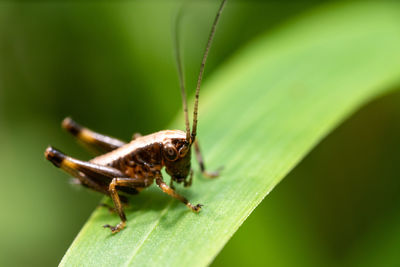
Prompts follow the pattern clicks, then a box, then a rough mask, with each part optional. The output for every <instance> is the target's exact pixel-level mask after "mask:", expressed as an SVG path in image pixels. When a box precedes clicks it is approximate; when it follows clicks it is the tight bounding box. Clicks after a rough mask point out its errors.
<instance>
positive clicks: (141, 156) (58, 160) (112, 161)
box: [45, 0, 226, 233]
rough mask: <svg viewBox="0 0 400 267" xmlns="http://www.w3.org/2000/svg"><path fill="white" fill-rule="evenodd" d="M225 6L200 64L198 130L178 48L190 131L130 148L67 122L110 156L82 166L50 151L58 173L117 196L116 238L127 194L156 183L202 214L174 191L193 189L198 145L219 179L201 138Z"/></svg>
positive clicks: (137, 140) (141, 140)
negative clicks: (202, 108)
mask: <svg viewBox="0 0 400 267" xmlns="http://www.w3.org/2000/svg"><path fill="white" fill-rule="evenodd" d="M225 4H226V0H223V1H222V2H221V4H220V7H219V9H218V11H217V14H216V16H215V19H214V22H213V24H212V27H211V31H210V34H209V37H208V41H207V45H206V48H205V51H204V54H203V58H202V62H201V65H200V71H199V75H198V79H197V85H196V91H195V100H194V108H193V123H192V129H190V123H189V116H188V105H187V100H186V92H185V84H184V78H183V72H182V64H181V59H180V55H179V49H177V51H176V54H177V55H176V57H177V68H178V76H179V82H180V89H181V95H182V105H183V110H184V116H185V126H186V131H181V130H163V131H159V132H156V133H153V134H149V135H145V136H141V135H140V134H134V135H133V139H132V140H131V141H130V142H129V143H125V142H123V141H121V140H119V139H116V138H113V137H109V136H106V135H103V134H100V133H96V132H94V131H92V130H90V129H88V128H86V127H83V126H81V125H79V124H78V123H76V122H75V121H73V120H72V119H71V118H69V117H67V118H66V119H64V120H63V122H62V127H63V128H64V129H65V130H67V131H68V132H69V133H71V134H72V135H73V136H75V137H76V138H77V139H78V140H80V141H81V142H82V143H84V144H86V145H89V146H92V147H94V148H98V149H101V150H103V151H105V154H101V155H99V156H97V157H95V158H93V159H91V160H89V161H81V160H78V159H75V158H72V157H69V156H67V155H65V154H64V153H62V152H61V151H59V150H57V149H55V148H54V147H51V146H49V147H48V148H47V149H46V150H45V157H46V159H47V160H49V161H50V162H51V163H53V165H54V166H56V167H57V168H61V169H62V170H63V171H65V172H67V173H68V174H69V175H72V176H73V177H74V181H75V182H76V183H78V184H81V185H82V186H84V187H87V188H90V189H92V190H94V191H97V192H100V193H102V194H104V195H107V196H110V197H111V199H112V201H113V203H114V208H113V209H112V210H114V211H115V212H116V213H117V214H118V215H119V217H120V220H121V221H120V222H119V223H118V224H117V225H116V226H111V225H109V224H107V225H104V226H103V227H104V228H109V229H110V230H111V232H112V233H117V232H119V231H121V230H122V229H124V228H125V226H126V221H127V219H126V215H125V213H124V210H123V207H124V204H126V203H128V198H127V196H126V195H135V194H138V193H139V192H140V191H141V190H143V189H145V188H147V187H149V186H150V185H152V184H153V183H154V180H155V182H156V184H157V186H158V187H159V188H160V189H161V190H162V191H163V192H164V193H166V194H168V195H169V196H171V197H173V198H175V199H177V200H179V201H181V202H182V203H183V204H185V205H186V206H187V207H188V208H189V209H190V210H192V211H193V212H196V213H197V212H199V211H200V209H201V207H202V206H203V205H202V204H192V203H190V202H189V201H188V199H186V198H185V197H184V196H182V195H180V194H178V193H177V192H176V191H175V187H174V182H175V183H178V184H181V183H183V186H184V187H188V186H191V184H192V180H193V170H192V168H191V149H192V145H193V146H194V150H195V156H196V158H197V162H198V164H199V167H200V170H201V172H202V174H203V175H204V176H205V177H208V178H216V177H218V175H219V171H214V172H209V171H207V170H206V168H205V165H204V161H203V157H202V154H201V151H200V147H199V143H198V140H196V135H197V123H198V105H199V93H200V86H201V82H202V78H203V73H204V67H205V63H206V61H207V57H208V53H209V50H210V47H211V44H212V41H213V38H214V35H215V31H216V27H217V24H218V21H219V18H220V15H221V13H222V10H223V8H224V6H225ZM177 39H178V38H177ZM164 167H165V170H166V172H167V173H168V175H169V176H170V177H171V180H170V183H169V185H167V183H166V182H165V181H164V179H163V176H162V173H161V170H162V169H163V168H164Z"/></svg>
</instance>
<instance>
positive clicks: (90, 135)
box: [61, 117, 126, 152]
mask: <svg viewBox="0 0 400 267" xmlns="http://www.w3.org/2000/svg"><path fill="white" fill-rule="evenodd" d="M61 125H62V127H63V128H64V129H65V130H67V131H68V132H70V133H71V134H72V135H74V136H75V137H76V138H78V140H80V141H82V142H83V143H84V144H87V145H89V146H91V147H93V148H95V149H99V148H100V149H101V150H103V151H106V152H109V151H112V150H114V149H116V148H118V147H121V146H123V145H125V144H126V143H125V142H123V141H121V140H118V139H116V138H113V137H109V136H106V135H102V134H99V133H96V132H93V131H92V130H90V129H88V128H86V127H83V126H81V125H79V124H78V123H76V122H75V121H73V120H72V119H71V118H69V117H67V118H65V119H64V120H63V122H62V124H61Z"/></svg>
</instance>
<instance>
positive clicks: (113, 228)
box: [103, 222, 126, 234]
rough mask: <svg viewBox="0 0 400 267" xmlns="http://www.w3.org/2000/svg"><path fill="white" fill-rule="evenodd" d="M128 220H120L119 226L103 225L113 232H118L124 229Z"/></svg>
mask: <svg viewBox="0 0 400 267" xmlns="http://www.w3.org/2000/svg"><path fill="white" fill-rule="evenodd" d="M125 225H126V222H120V223H119V224H117V226H111V225H109V224H106V225H103V227H104V228H110V230H111V232H112V233H113V234H115V233H118V232H119V231H121V230H122V229H124V228H125Z"/></svg>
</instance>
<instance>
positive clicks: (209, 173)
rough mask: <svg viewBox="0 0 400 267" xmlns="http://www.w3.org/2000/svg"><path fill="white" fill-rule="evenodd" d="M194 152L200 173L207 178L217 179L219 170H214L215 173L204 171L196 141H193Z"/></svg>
mask: <svg viewBox="0 0 400 267" xmlns="http://www.w3.org/2000/svg"><path fill="white" fill-rule="evenodd" d="M194 150H195V154H196V159H197V162H198V163H199V166H200V170H201V173H202V174H203V175H204V176H205V177H207V178H216V177H218V176H219V171H220V170H216V171H207V170H206V167H205V165H204V160H203V156H202V154H201V151H200V146H199V143H198V142H197V140H195V141H194ZM220 169H221V168H220Z"/></svg>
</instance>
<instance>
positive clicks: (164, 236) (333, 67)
mask: <svg viewBox="0 0 400 267" xmlns="http://www.w3.org/2000/svg"><path fill="white" fill-rule="evenodd" d="M224 16H229V14H224ZM399 25H400V6H399V5H398V4H396V3H390V2H388V3H377V2H368V3H350V4H347V3H341V4H335V5H329V6H326V7H324V8H320V9H317V10H314V11H313V12H312V13H309V14H307V15H304V16H303V17H301V18H298V19H297V20H294V21H292V22H291V23H287V24H286V25H284V26H282V27H281V28H279V29H277V30H276V31H275V32H273V33H266V34H265V36H262V37H261V38H259V39H258V40H255V41H254V42H252V43H251V44H249V45H248V46H247V47H246V48H245V49H243V50H241V51H240V52H238V53H237V55H236V56H235V57H234V58H232V60H230V61H229V62H227V63H226V64H225V65H224V66H223V67H222V68H220V69H219V71H217V72H216V73H215V74H214V75H213V76H212V77H210V78H209V79H208V80H207V84H206V86H205V87H204V91H203V92H202V94H201V97H200V99H201V100H200V113H199V114H200V115H199V116H200V117H199V119H200V121H199V140H200V142H201V145H202V147H203V152H204V155H205V158H206V162H207V166H208V167H209V168H210V169H215V168H218V167H219V166H222V165H223V166H224V171H223V173H222V175H221V177H219V178H218V179H215V180H207V179H205V178H202V177H201V176H200V175H196V177H195V181H194V184H193V186H192V187H191V188H190V189H183V188H178V191H179V192H180V193H182V194H183V195H185V196H187V197H188V198H189V199H190V200H191V201H192V202H193V203H202V204H204V205H205V206H204V208H203V210H202V211H201V213H200V214H194V213H192V212H190V211H189V210H188V209H187V208H186V207H185V206H184V205H182V204H181V203H179V202H178V201H176V200H173V199H171V198H169V197H168V196H166V195H164V194H163V193H162V192H161V191H160V190H159V189H158V188H157V187H156V186H153V187H152V188H151V189H149V190H145V191H143V192H141V194H140V195H138V196H134V197H132V199H131V207H130V208H128V209H127V210H126V211H127V217H128V225H127V228H126V229H124V230H123V231H122V232H120V233H118V234H116V235H112V234H111V233H110V231H109V230H106V229H103V228H102V225H104V224H107V223H110V224H115V223H117V222H118V218H117V216H116V215H110V214H109V212H108V211H107V210H106V209H104V208H98V209H97V210H96V211H95V212H94V213H93V214H92V216H91V218H90V219H89V221H88V222H87V223H86V225H85V226H84V227H83V229H82V230H81V232H80V233H79V235H78V236H77V238H76V239H75V241H74V242H73V244H72V245H71V247H70V248H69V250H68V251H67V253H66V254H65V256H64V258H63V260H62V262H61V266H147V265H155V266H159V265H162V266H177V265H178V266H188V265H190V266H204V265H207V264H209V263H210V262H211V261H212V260H213V258H214V257H215V256H216V255H217V253H218V252H219V251H220V250H221V249H222V247H223V246H224V244H225V243H226V242H227V241H228V240H229V238H230V237H231V236H232V235H233V234H234V233H235V231H236V230H237V229H238V227H239V226H240V225H241V224H242V223H243V221H244V220H245V219H246V217H247V216H249V214H250V213H251V211H252V210H253V209H254V208H255V207H256V206H257V205H258V204H259V203H260V201H261V200H262V199H263V198H264V197H265V196H266V195H267V194H268V193H269V192H270V191H271V190H272V189H273V188H274V186H276V184H277V183H278V182H279V181H280V180H282V179H283V178H284V177H285V176H286V175H287V174H288V172H290V170H291V169H293V167H294V166H295V165H296V164H298V163H299V162H300V161H301V159H302V158H303V157H304V156H305V155H306V154H307V153H308V152H309V151H310V150H311V149H312V148H313V147H314V146H315V145H316V144H318V142H319V141H320V140H321V139H322V138H324V136H326V135H327V134H328V133H329V132H330V131H331V130H332V129H333V128H334V127H336V126H337V125H338V124H339V123H340V122H341V121H343V120H344V119H346V118H347V117H348V116H349V115H351V113H352V112H354V111H355V110H356V109H357V108H359V107H360V106H361V105H363V104H364V103H366V102H367V101H369V100H371V99H372V98H374V97H376V96H377V95H379V94H382V93H386V92H388V91H389V90H390V89H391V88H393V87H394V86H395V85H396V84H397V83H398V81H399V78H400V49H399V48H400V27H399ZM175 126H178V127H179V128H183V122H182V116H181V115H179V123H176V124H175Z"/></svg>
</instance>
